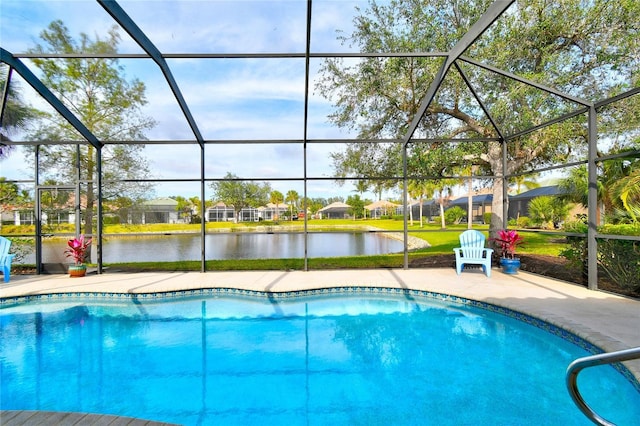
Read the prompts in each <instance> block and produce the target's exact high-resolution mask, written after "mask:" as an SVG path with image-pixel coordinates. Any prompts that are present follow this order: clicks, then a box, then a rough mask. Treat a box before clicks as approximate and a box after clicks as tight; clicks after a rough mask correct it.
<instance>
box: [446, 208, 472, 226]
mask: <svg viewBox="0 0 640 426" xmlns="http://www.w3.org/2000/svg"><path fill="white" fill-rule="evenodd" d="M466 216H467V212H466V211H465V210H464V209H463V208H462V207H460V206H454V207H451V208H450V209H447V210H445V212H444V221H445V223H446V224H447V225H451V224H458V223H460V222H461V221H462V219H463V218H464V217H466Z"/></svg>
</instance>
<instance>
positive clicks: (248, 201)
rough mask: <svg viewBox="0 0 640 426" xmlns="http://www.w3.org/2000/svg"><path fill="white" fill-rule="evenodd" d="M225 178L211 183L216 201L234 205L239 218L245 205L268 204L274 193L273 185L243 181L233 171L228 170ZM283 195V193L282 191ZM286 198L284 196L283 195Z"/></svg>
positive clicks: (229, 205) (257, 205)
mask: <svg viewBox="0 0 640 426" xmlns="http://www.w3.org/2000/svg"><path fill="white" fill-rule="evenodd" d="M224 179H225V180H220V181H216V182H212V183H211V189H213V193H214V195H213V198H214V201H222V202H223V203H225V204H226V205H227V206H228V207H233V209H234V211H235V218H236V220H237V218H238V214H239V213H240V210H242V209H243V208H245V207H256V208H257V207H260V206H263V205H265V204H267V201H268V200H269V195H270V194H271V193H272V191H271V186H270V185H269V184H268V183H267V182H265V183H262V184H260V183H257V182H251V181H243V180H240V179H239V178H238V176H236V175H234V174H233V173H231V172H227V174H226V175H225V177H224ZM274 192H275V191H274ZM280 195H282V193H280ZM282 199H284V196H283V197H282Z"/></svg>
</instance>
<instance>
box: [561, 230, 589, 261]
mask: <svg viewBox="0 0 640 426" xmlns="http://www.w3.org/2000/svg"><path fill="white" fill-rule="evenodd" d="M563 228H564V229H563V230H564V231H565V232H569V233H574V234H580V235H574V236H567V237H566V238H567V243H568V246H567V248H565V249H564V250H562V251H561V252H560V256H562V257H564V258H566V259H567V260H568V261H569V264H570V265H571V266H572V267H575V268H578V269H579V270H581V271H583V274H586V263H587V237H586V233H587V229H588V227H587V223H586V218H583V219H582V220H576V221H571V222H566V223H565V224H564V227H563Z"/></svg>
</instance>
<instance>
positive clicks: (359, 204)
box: [346, 194, 364, 219]
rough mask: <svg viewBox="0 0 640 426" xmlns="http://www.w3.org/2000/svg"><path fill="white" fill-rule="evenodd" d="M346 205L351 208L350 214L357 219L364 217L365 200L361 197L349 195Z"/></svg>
mask: <svg viewBox="0 0 640 426" xmlns="http://www.w3.org/2000/svg"><path fill="white" fill-rule="evenodd" d="M346 204H349V205H350V206H351V207H350V208H349V209H348V213H349V214H350V215H351V216H353V217H354V218H356V219H360V218H362V217H364V200H363V199H361V198H360V195H358V194H355V195H349V197H348V198H347V202H346Z"/></svg>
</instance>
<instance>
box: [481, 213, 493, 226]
mask: <svg viewBox="0 0 640 426" xmlns="http://www.w3.org/2000/svg"><path fill="white" fill-rule="evenodd" d="M482 222H483V223H484V224H485V225H489V224H490V223H491V212H484V213H483V214H482Z"/></svg>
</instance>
